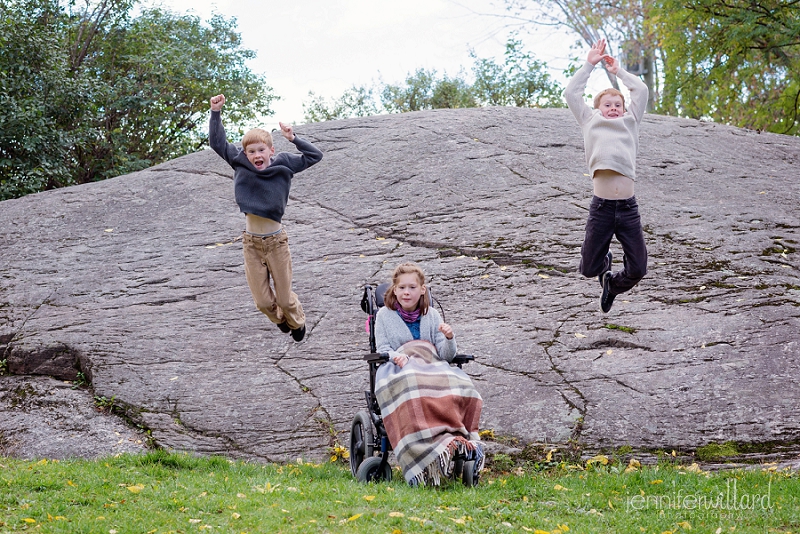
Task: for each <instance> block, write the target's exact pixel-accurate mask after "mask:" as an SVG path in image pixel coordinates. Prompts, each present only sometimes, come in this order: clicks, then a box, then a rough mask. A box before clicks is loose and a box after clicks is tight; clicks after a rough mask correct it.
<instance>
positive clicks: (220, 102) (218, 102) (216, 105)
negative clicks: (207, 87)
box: [211, 95, 225, 111]
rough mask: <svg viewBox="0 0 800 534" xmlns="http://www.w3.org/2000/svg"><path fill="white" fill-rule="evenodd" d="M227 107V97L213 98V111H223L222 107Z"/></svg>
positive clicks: (218, 96)
mask: <svg viewBox="0 0 800 534" xmlns="http://www.w3.org/2000/svg"><path fill="white" fill-rule="evenodd" d="M224 105H225V95H217V96H212V97H211V111H221V110H222V106H224Z"/></svg>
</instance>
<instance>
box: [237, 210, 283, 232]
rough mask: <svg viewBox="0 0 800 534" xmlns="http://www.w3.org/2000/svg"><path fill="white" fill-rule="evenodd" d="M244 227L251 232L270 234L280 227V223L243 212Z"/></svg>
mask: <svg viewBox="0 0 800 534" xmlns="http://www.w3.org/2000/svg"><path fill="white" fill-rule="evenodd" d="M245 229H246V230H247V231H248V232H249V233H251V234H271V233H274V232H277V231H278V230H280V229H281V223H279V222H278V221H273V220H272V219H267V218H266V217H259V216H258V215H253V214H252V213H247V214H245Z"/></svg>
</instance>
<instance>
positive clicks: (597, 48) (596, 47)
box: [586, 39, 606, 65]
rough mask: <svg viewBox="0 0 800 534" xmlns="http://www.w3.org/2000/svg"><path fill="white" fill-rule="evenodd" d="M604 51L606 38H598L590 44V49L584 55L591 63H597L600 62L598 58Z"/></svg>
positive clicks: (601, 56) (601, 57)
mask: <svg viewBox="0 0 800 534" xmlns="http://www.w3.org/2000/svg"><path fill="white" fill-rule="evenodd" d="M605 51H606V40H605V39H600V40H599V41H597V42H596V43H595V44H593V45H592V49H591V50H589V55H588V56H586V61H588V62H589V63H591V64H592V65H597V64H598V63H600V60H601V59H603V56H604V55H605Z"/></svg>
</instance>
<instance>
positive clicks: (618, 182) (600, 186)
mask: <svg viewBox="0 0 800 534" xmlns="http://www.w3.org/2000/svg"><path fill="white" fill-rule="evenodd" d="M633 183H634V182H633V180H631V179H630V178H628V177H627V176H625V175H624V174H620V173H618V172H616V171H612V170H609V169H598V170H596V171H595V172H594V179H593V180H592V184H593V185H594V195H595V196H596V197H600V198H605V199H609V200H624V199H626V198H631V197H632V196H633Z"/></svg>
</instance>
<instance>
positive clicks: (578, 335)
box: [575, 332, 586, 339]
mask: <svg viewBox="0 0 800 534" xmlns="http://www.w3.org/2000/svg"><path fill="white" fill-rule="evenodd" d="M575 337H577V338H578V339H583V338H585V337H586V336H584V335H583V334H580V333H578V332H575Z"/></svg>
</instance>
